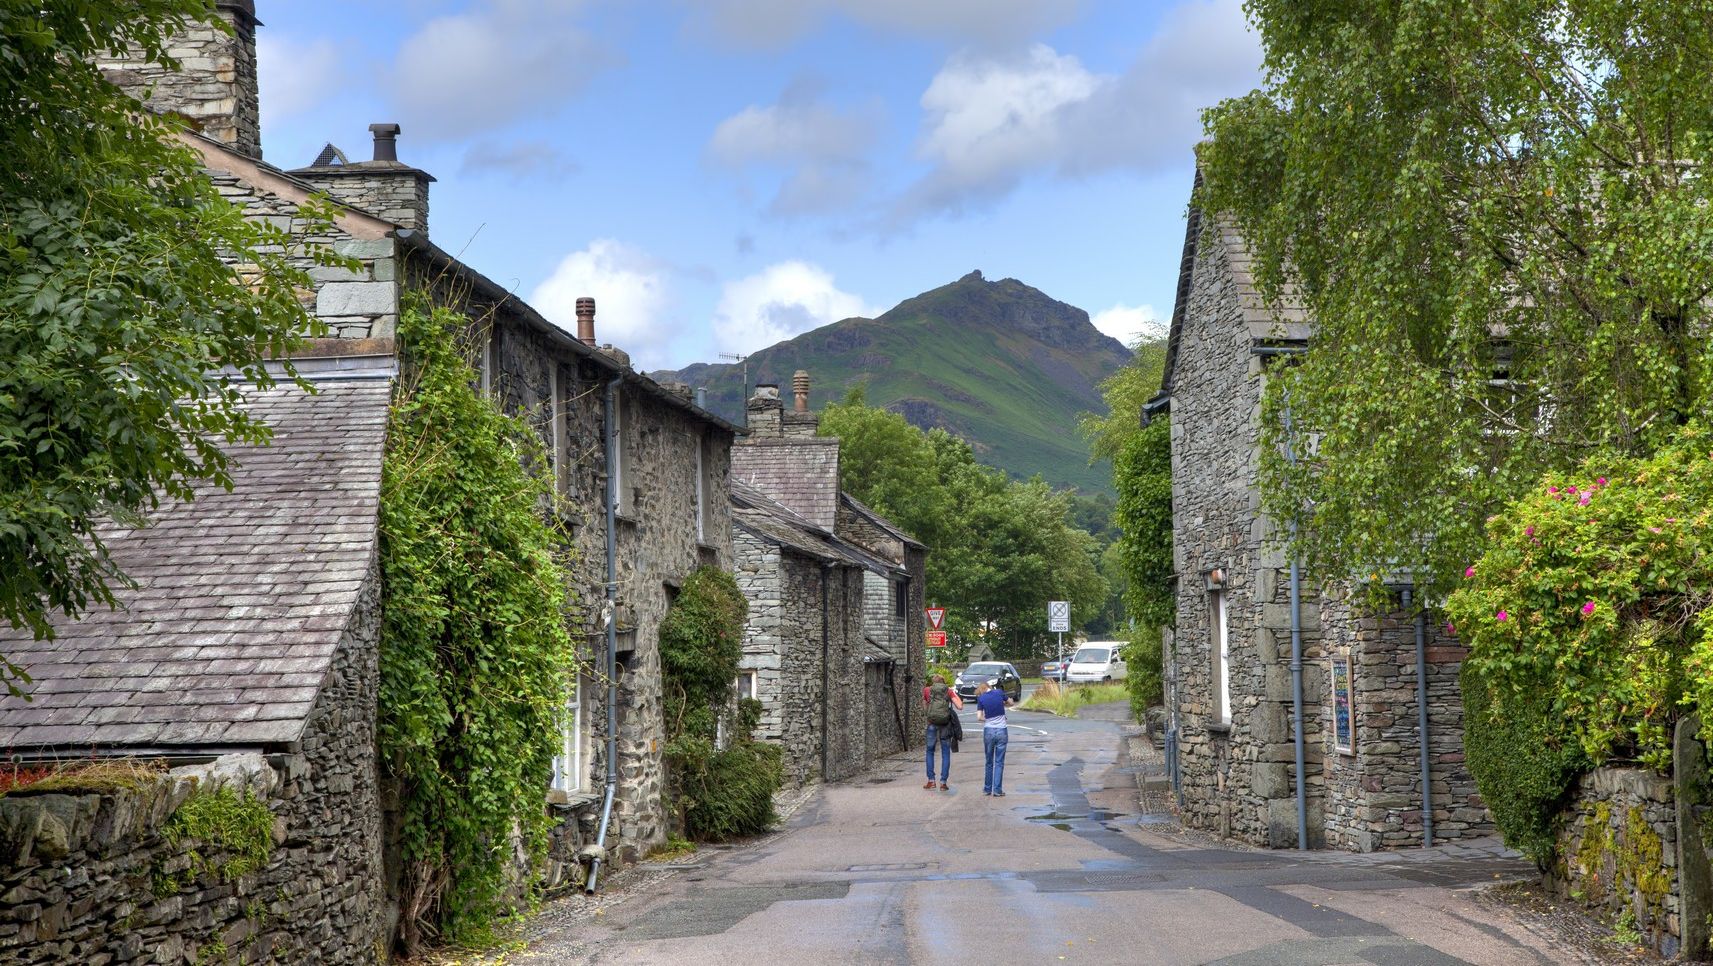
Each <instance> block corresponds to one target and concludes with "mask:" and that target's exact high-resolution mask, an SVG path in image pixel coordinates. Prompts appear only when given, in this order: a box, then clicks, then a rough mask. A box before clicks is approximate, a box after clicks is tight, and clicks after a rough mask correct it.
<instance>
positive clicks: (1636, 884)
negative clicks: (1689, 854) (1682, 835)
mask: <svg viewBox="0 0 1713 966" xmlns="http://www.w3.org/2000/svg"><path fill="white" fill-rule="evenodd" d="M1677 844H1678V842H1677V806H1676V801H1675V799H1674V797H1673V789H1672V780H1671V779H1670V778H1668V777H1664V776H1661V775H1658V774H1656V773H1654V772H1653V771H1650V770H1647V769H1643V768H1622V767H1603V768H1597V769H1595V770H1594V771H1592V772H1590V773H1588V774H1586V775H1584V776H1582V778H1581V780H1580V781H1579V783H1578V784H1577V787H1576V790H1575V793H1574V794H1573V796H1572V799H1571V803H1570V804H1569V805H1568V806H1567V807H1566V809H1565V810H1564V812H1563V813H1561V815H1560V829H1559V833H1558V852H1559V860H1558V862H1557V864H1556V865H1555V867H1554V868H1553V869H1551V870H1550V871H1549V874H1548V882H1549V883H1551V884H1552V885H1553V886H1554V887H1555V888H1556V889H1557V890H1558V891H1559V892H1560V893H1561V894H1563V895H1565V896H1568V897H1571V898H1574V899H1577V900H1578V901H1580V902H1582V903H1584V904H1586V905H1589V906H1591V907H1594V908H1597V909H1602V910H1604V911H1606V912H1608V913H1610V914H1612V915H1613V916H1620V915H1622V914H1623V912H1624V911H1625V910H1629V913H1630V915H1631V916H1633V917H1634V922H1635V927H1636V929H1637V930H1638V931H1639V932H1640V933H1641V935H1642V937H1643V939H1644V941H1646V942H1647V943H1648V944H1649V945H1651V946H1652V947H1653V948H1654V949H1655V950H1656V951H1657V952H1659V953H1660V954H1661V955H1663V956H1668V957H1669V956H1673V955H1675V954H1676V953H1677V950H1678V945H1679V942H1678V939H1679V937H1680V936H1681V935H1682V934H1683V930H1682V925H1683V923H1682V914H1681V913H1682V907H1681V901H1680V891H1679V886H1678V874H1677V871H1678V869H1677V864H1678V850H1677Z"/></svg>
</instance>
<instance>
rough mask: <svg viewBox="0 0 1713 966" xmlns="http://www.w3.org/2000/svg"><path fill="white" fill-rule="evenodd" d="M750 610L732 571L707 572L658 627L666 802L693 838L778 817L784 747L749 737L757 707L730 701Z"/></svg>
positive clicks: (760, 825)
mask: <svg viewBox="0 0 1713 966" xmlns="http://www.w3.org/2000/svg"><path fill="white" fill-rule="evenodd" d="M748 614H749V602H748V601H747V600H745V599H744V595H743V591H742V590H740V589H739V588H738V585H737V581H736V580H734V579H733V578H732V575H731V574H728V573H726V572H725V571H723V570H719V569H716V568H713V567H703V568H700V569H698V570H697V571H696V572H695V573H693V574H691V575H690V577H689V578H688V579H687V580H685V581H684V586H683V588H682V589H681V590H679V592H678V598H677V599H676V600H674V601H673V602H672V609H671V610H670V611H668V612H667V615H666V618H665V619H664V620H662V621H661V622H660V663H661V675H662V681H663V688H664V705H665V713H666V756H665V757H666V774H667V790H668V797H669V803H670V807H671V808H672V810H673V812H674V814H675V816H676V820H677V824H678V825H679V826H680V827H681V828H682V830H683V834H684V835H685V837H687V838H688V839H690V840H691V841H695V842H718V841H723V840H726V839H732V838H738V837H741V836H745V835H756V834H759V833H761V832H765V831H766V830H767V829H768V828H769V827H770V826H771V825H772V824H773V821H774V818H775V815H774V811H773V793H774V792H776V791H778V790H779V786H780V783H781V782H782V781H783V778H784V772H783V768H782V766H781V761H782V758H781V751H780V749H779V747H778V746H776V745H770V744H765V743H762V742H759V741H756V740H754V732H755V727H756V723H757V721H758V720H759V718H760V712H761V705H760V702H757V701H753V700H746V701H743V702H737V703H735V704H734V702H733V700H732V698H733V691H732V682H733V680H734V679H735V678H736V677H737V673H738V660H739V659H740V658H741V657H742V656H743V629H744V620H745V618H746V617H747V616H748ZM722 733H723V734H724V737H725V739H726V740H725V742H724V746H723V747H722V744H721V737H722Z"/></svg>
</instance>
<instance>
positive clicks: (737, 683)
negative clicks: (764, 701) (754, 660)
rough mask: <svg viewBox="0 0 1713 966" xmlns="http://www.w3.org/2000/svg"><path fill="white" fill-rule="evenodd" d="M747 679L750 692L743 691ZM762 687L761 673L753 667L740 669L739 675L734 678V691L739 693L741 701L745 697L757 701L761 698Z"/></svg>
mask: <svg viewBox="0 0 1713 966" xmlns="http://www.w3.org/2000/svg"><path fill="white" fill-rule="evenodd" d="M746 681H747V682H748V683H749V693H748V694H744V693H743V692H744V682H746ZM760 687H761V675H760V674H758V673H757V672H756V671H755V670H754V669H751V668H745V669H743V670H741V671H739V672H738V676H737V677H736V678H733V679H732V693H733V694H734V695H737V699H738V700H739V701H742V700H743V699H744V698H752V699H754V700H757V701H759V700H761V698H760Z"/></svg>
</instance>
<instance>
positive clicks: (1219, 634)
mask: <svg viewBox="0 0 1713 966" xmlns="http://www.w3.org/2000/svg"><path fill="white" fill-rule="evenodd" d="M1208 593H1209V594H1211V595H1212V598H1213V599H1212V600H1210V601H1209V602H1208V603H1209V607H1208V616H1209V617H1210V618H1211V621H1210V623H1211V625H1212V628H1211V629H1212V631H1213V637H1214V639H1213V640H1212V641H1210V642H1209V644H1210V646H1209V647H1208V650H1209V652H1211V654H1212V656H1213V675H1214V682H1213V684H1214V695H1213V712H1214V720H1215V721H1216V723H1218V724H1221V725H1229V724H1231V625H1230V623H1229V621H1228V619H1227V618H1228V614H1227V607H1226V600H1225V589H1224V588H1217V589H1214V590H1210V591H1208Z"/></svg>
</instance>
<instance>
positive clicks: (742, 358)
mask: <svg viewBox="0 0 1713 966" xmlns="http://www.w3.org/2000/svg"><path fill="white" fill-rule="evenodd" d="M720 358H722V359H730V360H732V361H733V362H741V363H743V392H741V393H739V394H738V409H739V410H742V409H743V407H745V406H747V405H749V356H748V355H738V354H735V353H731V352H722V353H720Z"/></svg>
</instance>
